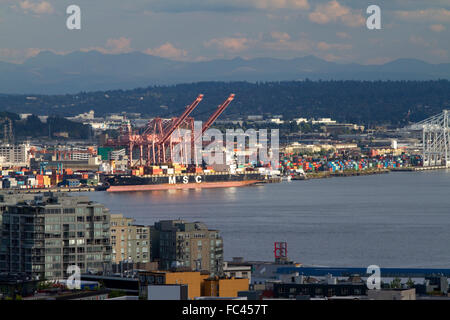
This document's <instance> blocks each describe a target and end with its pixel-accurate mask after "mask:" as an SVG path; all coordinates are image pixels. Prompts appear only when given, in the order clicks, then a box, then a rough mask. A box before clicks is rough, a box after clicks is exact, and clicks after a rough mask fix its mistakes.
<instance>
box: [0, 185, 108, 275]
mask: <svg viewBox="0 0 450 320" xmlns="http://www.w3.org/2000/svg"><path fill="white" fill-rule="evenodd" d="M16 197H17V198H16V201H15V203H14V201H13V199H11V198H9V199H8V201H7V202H4V204H2V205H3V206H4V211H3V222H2V239H1V241H2V244H1V246H0V272H14V273H24V274H27V275H29V276H31V277H32V278H33V279H61V278H66V277H67V276H68V274H67V272H66V271H67V268H68V267H69V266H71V265H77V266H78V267H79V268H80V269H81V273H87V272H91V273H99V272H105V271H107V270H110V268H111V245H110V213H109V210H108V209H107V208H105V207H104V206H103V205H102V204H100V203H96V202H93V201H90V200H89V198H88V197H85V196H78V197H71V196H69V195H66V194H52V193H44V194H38V195H34V197H33V198H32V199H30V198H29V196H28V198H26V197H23V196H21V195H16Z"/></svg>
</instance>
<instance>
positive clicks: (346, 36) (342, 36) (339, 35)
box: [336, 32, 351, 39]
mask: <svg viewBox="0 0 450 320" xmlns="http://www.w3.org/2000/svg"><path fill="white" fill-rule="evenodd" d="M336 36H338V37H339V38H341V39H350V38H351V37H350V35H349V34H348V33H347V32H336Z"/></svg>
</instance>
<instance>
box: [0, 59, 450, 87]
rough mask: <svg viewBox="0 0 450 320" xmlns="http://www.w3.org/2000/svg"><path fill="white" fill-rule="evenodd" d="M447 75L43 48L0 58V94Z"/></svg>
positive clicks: (391, 66)
mask: <svg viewBox="0 0 450 320" xmlns="http://www.w3.org/2000/svg"><path fill="white" fill-rule="evenodd" d="M305 79H310V80H369V81H376V80H437V79H450V63H446V64H430V63H427V62H424V61H421V60H416V59H398V60H394V61H392V62H388V63H386V64H382V65H361V64H356V63H350V64H341V63H334V62H329V61H325V60H322V59H320V58H317V57H315V56H305V57H301V58H294V59H274V58H254V59H242V58H234V59H230V60H226V59H217V60H211V61H202V62H185V61H174V60H169V59H165V58H161V57H156V56H151V55H148V54H144V53H140V52H132V53H125V54H115V55H113V54H103V53H100V52H98V51H89V52H80V51H77V52H73V53H70V54H66V55H58V54H55V53H52V52H49V51H44V52H41V53H39V54H38V55H36V56H34V57H32V58H29V59H28V60H26V61H25V62H24V63H22V64H13V63H6V62H0V93H2V94H69V93H77V92H81V91H84V92H91V91H100V90H117V89H131V88H138V87H148V86H152V85H171V84H177V83H192V82H199V81H250V82H260V81H262V82H264V81H290V80H305Z"/></svg>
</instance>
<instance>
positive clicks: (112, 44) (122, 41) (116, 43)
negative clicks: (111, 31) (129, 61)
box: [80, 37, 133, 54]
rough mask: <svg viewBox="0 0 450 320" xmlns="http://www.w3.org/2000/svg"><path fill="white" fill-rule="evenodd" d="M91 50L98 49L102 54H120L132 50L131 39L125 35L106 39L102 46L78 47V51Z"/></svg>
mask: <svg viewBox="0 0 450 320" xmlns="http://www.w3.org/2000/svg"><path fill="white" fill-rule="evenodd" d="M92 50H95V51H99V52H101V53H104V54H120V53H128V52H131V51H133V49H132V48H131V39H129V38H125V37H120V38H117V39H108V40H107V41H106V45H105V46H104V47H89V48H82V49H80V51H82V52H87V51H92Z"/></svg>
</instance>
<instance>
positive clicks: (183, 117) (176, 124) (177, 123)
mask: <svg viewBox="0 0 450 320" xmlns="http://www.w3.org/2000/svg"><path fill="white" fill-rule="evenodd" d="M202 99H203V94H199V95H198V97H197V99H195V101H194V102H193V103H192V104H191V105H189V106H188V107H187V108H186V110H184V112H183V114H182V115H181V116H180V117H178V118H177V119H176V120H175V122H174V123H173V125H172V126H171V127H170V128H169V130H168V131H167V132H166V133H165V135H164V136H163V138H162V139H161V141H160V142H159V144H164V143H166V142H167V140H168V139H169V138H170V136H171V135H172V133H173V132H174V131H175V130H176V129H177V128H178V127H179V126H180V125H181V124H182V123H183V121H184V120H186V118H187V117H188V116H189V114H191V112H192V111H194V109H195V108H196V107H197V106H198V104H199V103H200V101H202Z"/></svg>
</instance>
